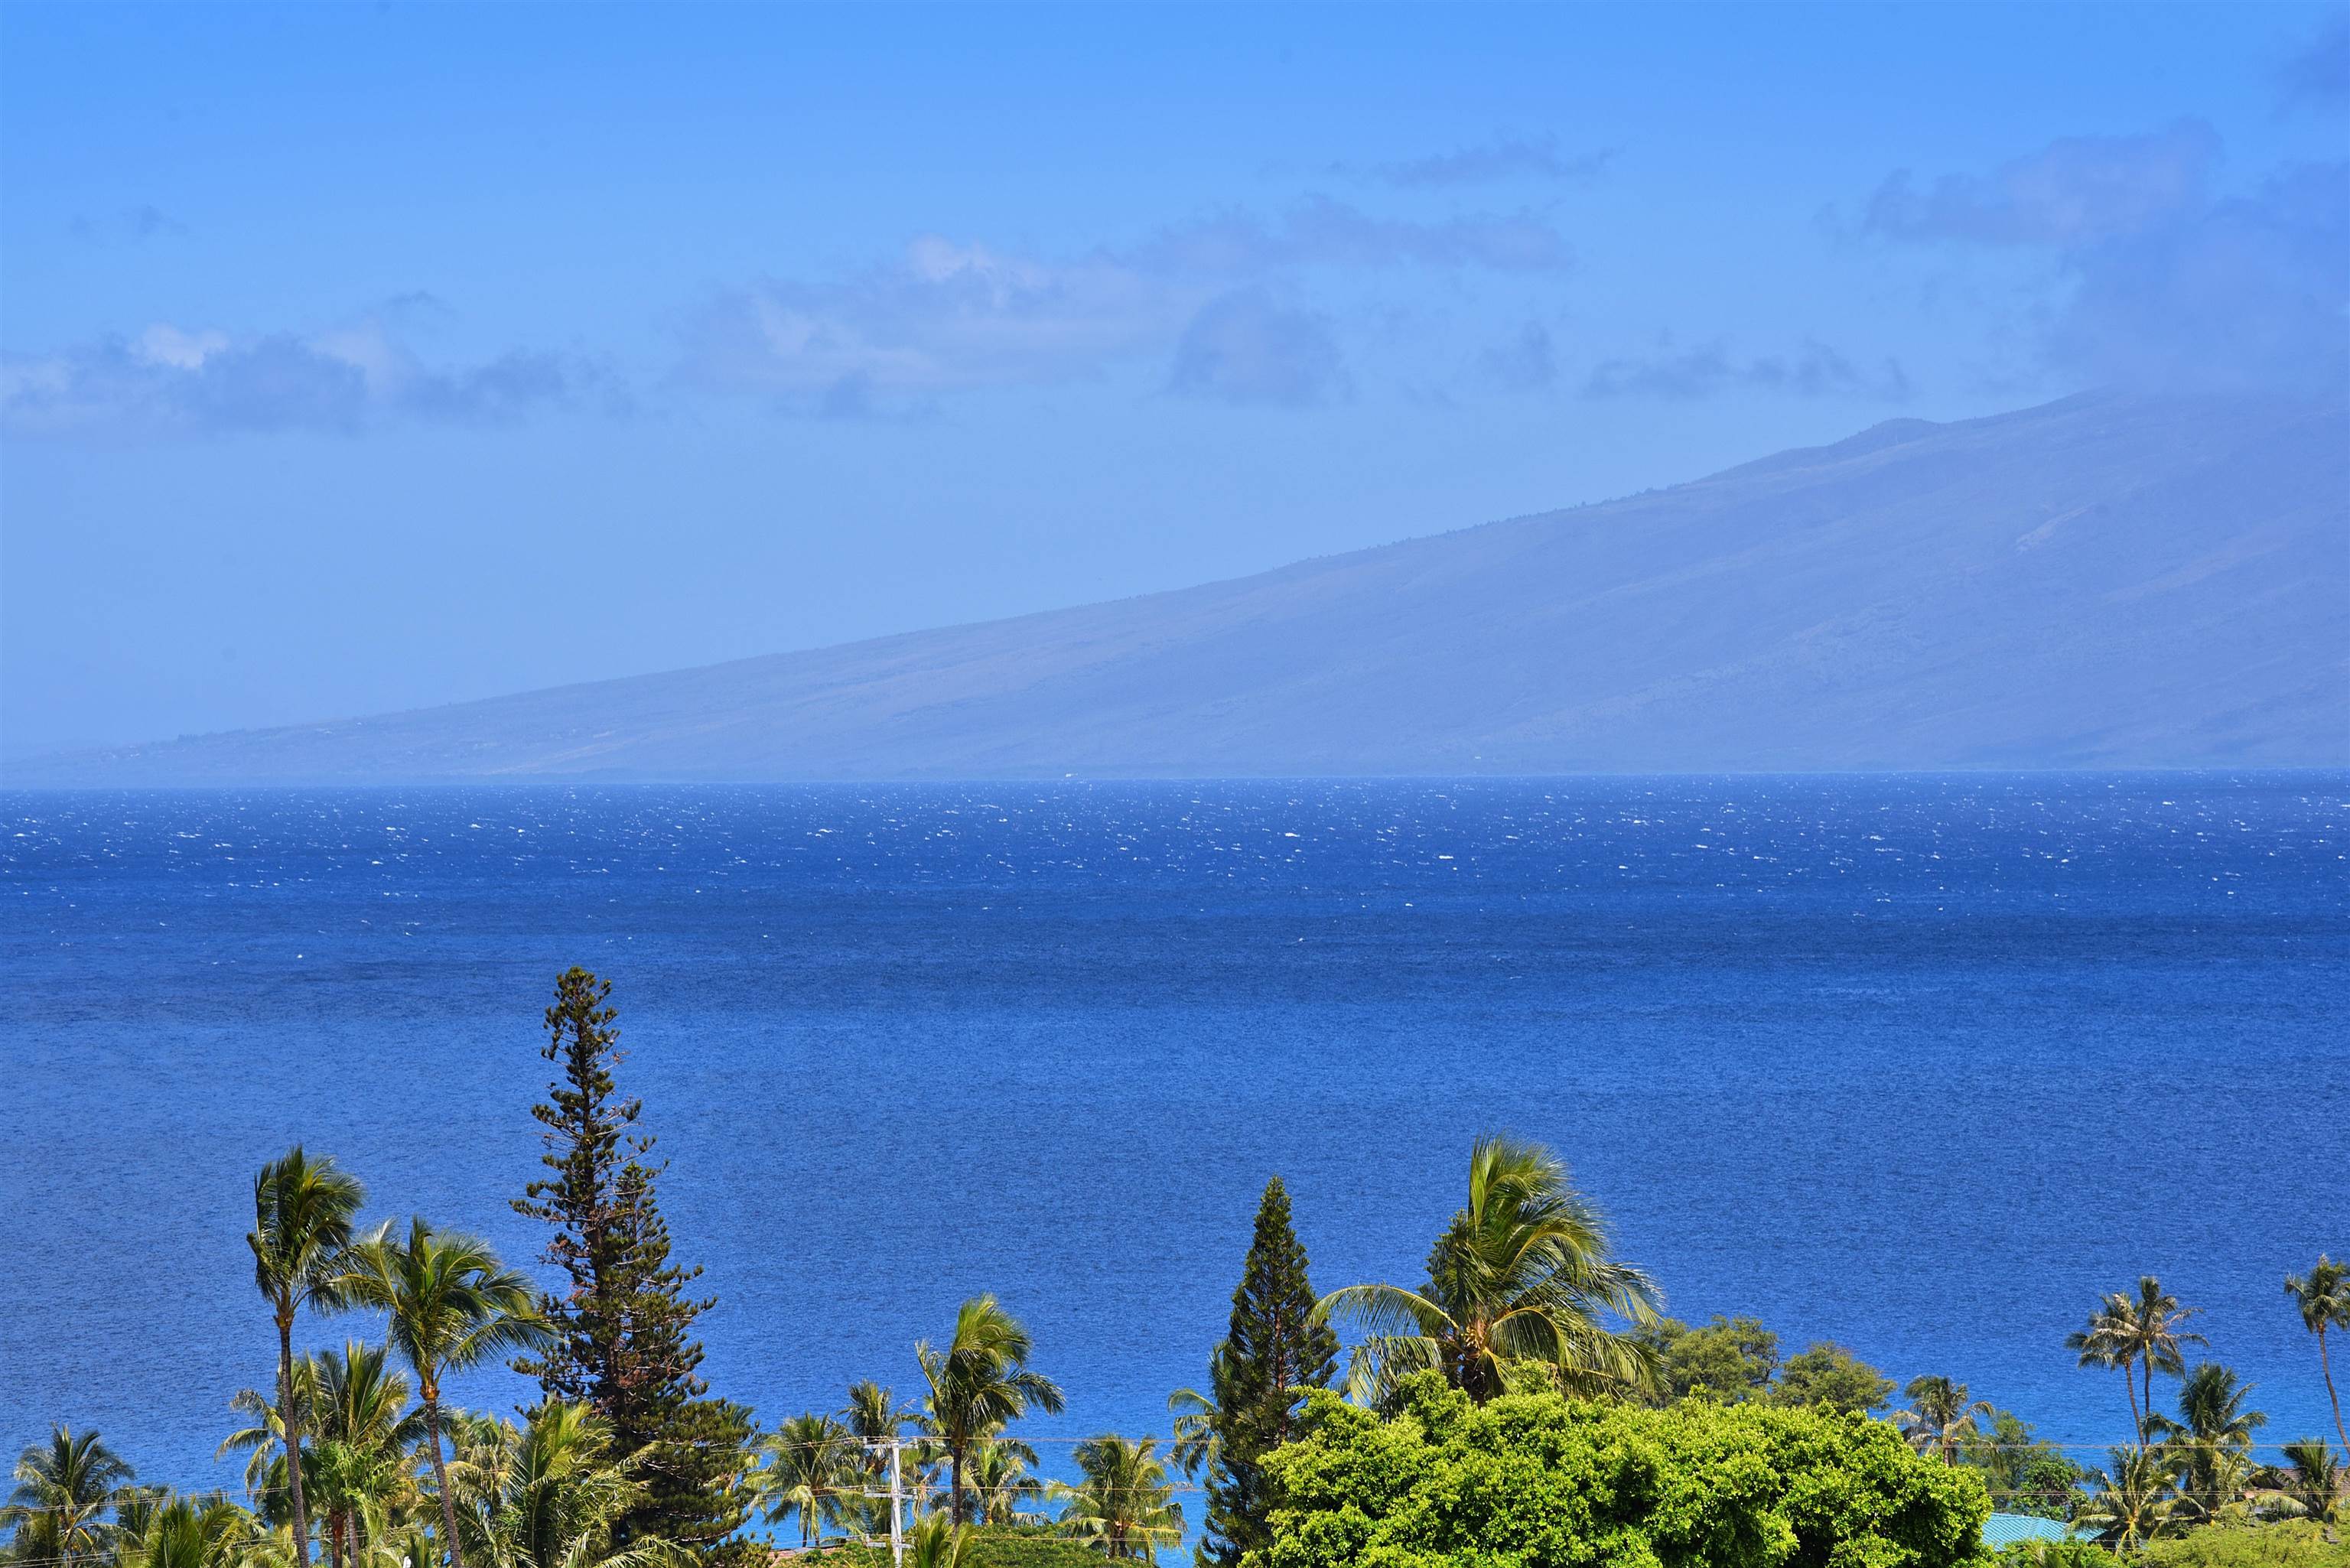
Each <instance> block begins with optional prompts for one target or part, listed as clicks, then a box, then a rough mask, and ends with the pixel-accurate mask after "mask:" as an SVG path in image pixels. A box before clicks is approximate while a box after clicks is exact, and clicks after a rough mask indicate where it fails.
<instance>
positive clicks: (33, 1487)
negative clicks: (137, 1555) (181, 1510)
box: [0, 1426, 132, 1568]
mask: <svg viewBox="0 0 2350 1568" xmlns="http://www.w3.org/2000/svg"><path fill="white" fill-rule="evenodd" d="M131 1480H132V1476H131V1472H130V1466H129V1465H127V1464H125V1463H124V1462H123V1461H122V1459H120V1457H118V1456H117V1455H116V1454H115V1452H114V1450H113V1449H109V1448H108V1447H107V1446H106V1445H105V1443H103V1442H101V1441H100V1440H99V1436H98V1434H97V1433H96V1432H80V1433H77V1432H75V1431H73V1430H72V1429H71V1428H68V1427H64V1426H58V1427H56V1428H52V1429H51V1431H50V1433H49V1440H48V1441H47V1442H46V1443H34V1444H32V1445H30V1446H29V1447H27V1448H26V1449H25V1451H24V1452H23V1453H21V1454H19V1455H17V1456H16V1490H15V1491H13V1492H11V1493H10V1494H9V1496H8V1504H7V1506H6V1507H5V1508H0V1529H9V1530H13V1531H14V1532H15V1534H14V1536H13V1537H12V1546H13V1554H14V1555H15V1556H16V1558H17V1559H18V1560H19V1561H23V1562H38V1563H46V1564H49V1565H50V1568H73V1565H74V1564H75V1563H82V1562H86V1561H87V1562H95V1561H97V1560H98V1559H99V1558H102V1557H103V1556H104V1555H105V1554H106V1552H107V1551H108V1550H109V1548H110V1547H112V1546H113V1544H114V1542H115V1539H116V1536H117V1534H118V1531H117V1528H116V1526H115V1525H114V1524H113V1523H112V1522H111V1521H109V1520H108V1519H107V1517H106V1516H107V1515H108V1514H109V1513H110V1512H112V1511H114V1509H115V1508H116V1506H117V1505H118V1504H119V1503H120V1502H121V1501H123V1497H124V1493H125V1491H126V1490H128V1489H129V1487H130V1483H131Z"/></svg>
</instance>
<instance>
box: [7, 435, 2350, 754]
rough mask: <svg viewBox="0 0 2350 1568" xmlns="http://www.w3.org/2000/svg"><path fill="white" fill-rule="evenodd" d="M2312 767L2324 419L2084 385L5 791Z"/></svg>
mask: <svg viewBox="0 0 2350 1568" xmlns="http://www.w3.org/2000/svg"><path fill="white" fill-rule="evenodd" d="M2346 761H2350V413H2346V412H2345V407H2344V406H2343V405H2342V404H2341V403H2340V402H2338V401H2327V402H2320V403H2314V404H2282V403H2275V402H2252V401H2238V400H2140V399H2133V398H2126V397H2123V396H2119V395H2114V394H2091V395H2086V396H2082V397H2077V398H2072V399H2068V400H2064V401H2062V402H2058V403H2054V404H2050V405H2047V406H2045V407H2042V408H2036V409H2032V410H2024V411H2022V412H2019V413H2013V414H2006V415H2001V416H1997V417H1993V418H1989V419H1979V420H1970V421H1963V422H1960V423H1952V424H1932V423H1929V422H1926V421H1918V420H1897V421H1891V422H1888V423H1886V424H1881V425H1878V426H1877V427H1875V428H1874V429H1872V430H1868V431H1864V432H1862V433H1861V434H1859V435H1856V436H1854V437H1852V438H1851V439H1849V440H1847V441H1840V442H1837V443H1835V445H1832V446H1825V447H1817V448H1812V449H1807V450H1804V451H1796V452H1783V453H1781V454H1780V455H1778V456H1776V457H1772V458H1766V459H1764V460H1763V461H1761V462H1751V463H1747V464H1745V465H1743V466H1742V467H1738V468H1733V469H1731V470H1729V471H1727V472H1722V473H1718V474H1715V475H1713V476H1711V478H1707V479H1701V480H1698V481H1696V482H1694V483H1688V484H1682V485H1679V486H1676V487H1674V488H1672V489H1669V490H1663V491H1658V492H1653V493H1647V494H1643V495H1638V496H1632V497H1627V498H1626V499H1623V500H1619V501H1612V502H1607V503H1605V504H1596V505H1589V506H1583V507H1577V508H1575V509H1573V510H1570V511H1565V512H1556V513H1549V514H1542V515H1539V516H1532V517H1523V518H1517V519H1514V520H1512V521H1509V522H1504V523H1493V524H1486V525H1484V526H1482V527H1474V528H1468V529H1463V530H1461V531H1460V532H1456V533H1451V534H1446V535H1438V536H1434V537H1429V538H1420V539H1413V540H1409V541H1407V542H1405V543H1402V544H1398V545H1385V546H1382V547H1379V548H1377V549H1368V550H1361V551H1357V552H1355V553H1353V554H1350V555H1345V556H1330V557H1326V558H1322V559H1317V560H1312V561H1305V562H1300V563H1299V564H1297V565H1295V566H1286V567H1284V568H1282V569H1280V570H1278V571H1273V572H1266V573H1263V574H1262V575H1260V576H1251V577H1243V578H1239V579H1236V580H1233V581H1230V582H1221V583H1211V584H1208V585H1206V586H1204V587H1193V588H1186V589H1182V590H1180V591H1176V592H1170V593H1161V594H1154V595H1149V596H1147V597H1139V598H1132V599H1126V600H1121V601H1118V602H1115V603H1109V604H1098V605H1088V606H1085V607H1079V608H1075V609H1066V610H1055V611H1050V612H1047V613H1044V614H1038V615H1030V616H1024V617H1021V618H1016V619H1011V620H1002V621H993V622H989V623H986V624H983V625H975V626H962V627H952V628H945V629H941V630H935V631H925V632H918V633H913V634H910V635H906V636H899V637H889V638H882V639H875V640H872V641H867V642H858V643H851V644H847V645H845V646H842V647H837V648H828V649H817V650H815V651H810V652H800V653H785V654H776V655H772V656H769V657H764V658H758V659H742V660H738V661H735V662H732V663H727V664H719V665H712V666H709V667H706V668H702V669H696V670H678V671H673V672H670V673H666V674H659V675H647V676H640V677H635V678H631V679H628V680H608V681H600V682H596V683H592V684H586V685H577V686H567V687H561V688H556V689H553V690H548V691H532V692H526V693H524V694H521V695H517V696H510V697H500V698H494V699H490V700H487V701H474V702H464V703H458V704H453V705H451V706H447V707H442V708H433V709H424V710H418V711H411V712H404V713H394V714H390V715H385V716H382V717H376V718H367V719H353V720H347V721H341V722H332V723H317V724H302V725H295V726H288V727H286V728H282V729H272V730H260V731H246V732H236V733H233V734H223V735H212V736H201V737H194V738H189V739H182V740H179V741H173V742H165V743H159V744H154V745H141V746H133V747H125V748H120V749H115V750H109V751H103V752H88V753H78V754H75V755H69V756H57V757H51V758H47V759H42V760H39V761H36V762H32V763H26V764H24V765H22V766H20V767H17V768H16V769H14V770H12V771H13V772H14V774H16V778H15V781H14V782H16V783H20V784H206V783H220V784H228V783H240V784H242V783H264V782H289V783H290V782H316V783H326V782H348V783H359V782H368V781H410V780H426V779H528V778H556V777H586V776H602V777H611V778H632V777H633V778H676V779H691V778H706V779H745V780H750V779H758V780H789V779H858V778H905V777H924V776H929V777H964V778H987V777H1018V776H1034V775H1051V776H1058V775H1061V774H1081V775H1096V776H1118V775H1123V776H1209V775H1228V776H1238V775H1284V774H1565V773H1578V772H1673V771H1700V772H1712V771H1733V770H1750V769H1752V770H1810V769H1907V768H1970V767H2131V766H2168V765H2179V766H2191V765H2204V764H2215V765H2340V764H2342V763H2345V762H2346Z"/></svg>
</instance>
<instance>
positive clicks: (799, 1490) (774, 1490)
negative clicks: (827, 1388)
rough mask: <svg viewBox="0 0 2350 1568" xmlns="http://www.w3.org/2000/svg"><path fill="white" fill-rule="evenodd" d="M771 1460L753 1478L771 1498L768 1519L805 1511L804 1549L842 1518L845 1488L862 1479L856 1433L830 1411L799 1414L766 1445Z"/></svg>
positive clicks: (802, 1516)
mask: <svg viewBox="0 0 2350 1568" xmlns="http://www.w3.org/2000/svg"><path fill="white" fill-rule="evenodd" d="M761 1446H762V1447H763V1448H764V1449H766V1450H767V1464H766V1468H765V1469H762V1470H760V1471H759V1472H758V1473H757V1474H756V1475H755V1476H754V1478H753V1480H752V1485H753V1486H754V1488H755V1489H757V1490H758V1492H759V1494H760V1495H761V1496H762V1497H764V1499H765V1500H766V1509H767V1522H768V1523H770V1524H779V1523H781V1522H782V1521H784V1520H785V1519H787V1518H789V1517H790V1516H792V1515H793V1514H795V1513H796V1514H797V1515H799V1521H800V1546H801V1548H802V1549H803V1550H805V1549H806V1548H808V1547H810V1546H813V1545H815V1544H816V1543H817V1542H820V1541H821V1540H823V1538H824V1527H825V1526H826V1525H827V1524H837V1523H839V1522H840V1520H841V1514H842V1511H843V1510H842V1508H841V1503H842V1501H843V1493H844V1492H845V1491H847V1490H848V1488H849V1487H851V1486H852V1485H854V1484H855V1481H856V1479H857V1449H856V1439H855V1438H852V1437H850V1436H849V1434H848V1428H846V1427H844V1426H842V1425H841V1424H840V1423H839V1422H838V1421H836V1420H834V1419H833V1418H832V1417H830V1416H819V1415H816V1414H815V1413H813V1412H811V1413H809V1414H807V1415H804V1416H794V1417H791V1418H790V1419H789V1420H787V1421H785V1422H784V1423H783V1424H782V1425H781V1426H779V1427H777V1428H775V1436H773V1437H771V1438H768V1439H767V1440H766V1442H765V1443H764V1444H762V1445H761Z"/></svg>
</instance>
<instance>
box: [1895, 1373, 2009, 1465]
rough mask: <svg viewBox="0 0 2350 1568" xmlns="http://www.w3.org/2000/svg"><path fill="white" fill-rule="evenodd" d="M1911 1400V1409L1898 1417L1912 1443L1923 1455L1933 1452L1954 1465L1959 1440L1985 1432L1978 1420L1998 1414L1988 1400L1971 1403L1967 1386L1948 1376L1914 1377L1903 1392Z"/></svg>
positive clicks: (1945, 1462) (1972, 1401) (1943, 1460)
mask: <svg viewBox="0 0 2350 1568" xmlns="http://www.w3.org/2000/svg"><path fill="white" fill-rule="evenodd" d="M1901 1392H1902V1393H1903V1394H1904V1395H1906V1396H1907V1397H1908V1400H1909V1408H1908V1409H1907V1410H1904V1411H1902V1412H1901V1413H1900V1415H1899V1416H1898V1417H1896V1418H1897V1419H1898V1420H1899V1421H1900V1423H1901V1425H1902V1427H1903V1428H1904V1430H1905V1431H1906V1432H1907V1434H1908V1438H1909V1443H1910V1446H1911V1447H1912V1448H1915V1449H1917V1450H1918V1452H1919V1453H1924V1452H1925V1451H1927V1450H1928V1449H1932V1450H1933V1451H1934V1452H1936V1453H1938V1454H1939V1455H1941V1456H1942V1462H1943V1463H1944V1464H1950V1463H1952V1462H1954V1461H1955V1460H1956V1459H1957V1458H1958V1449H1959V1440H1960V1438H1971V1437H1973V1436H1975V1434H1976V1433H1977V1432H1978V1431H1980V1430H1981V1428H1978V1427H1977V1426H1976V1425H1975V1417H1977V1416H1982V1417H1991V1416H1993V1415H1996V1414H1997V1413H1998V1412H1996V1411H1994V1410H1993V1409H1992V1408H1991V1401H1990V1400H1988V1399H1976V1400H1971V1401H1970V1400H1969V1399H1968V1398H1967V1386H1966V1385H1965V1384H1963V1383H1953V1382H1951V1381H1950V1379H1949V1378H1947V1377H1913V1378H1911V1379H1910V1380H1909V1386H1908V1387H1907V1388H1904V1389H1903V1390H1902V1391H1901Z"/></svg>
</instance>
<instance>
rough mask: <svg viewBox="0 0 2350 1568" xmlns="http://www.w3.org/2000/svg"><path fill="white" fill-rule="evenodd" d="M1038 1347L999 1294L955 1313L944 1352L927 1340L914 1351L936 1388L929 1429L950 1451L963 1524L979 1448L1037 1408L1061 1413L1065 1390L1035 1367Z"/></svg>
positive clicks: (953, 1506) (953, 1491)
mask: <svg viewBox="0 0 2350 1568" xmlns="http://www.w3.org/2000/svg"><path fill="white" fill-rule="evenodd" d="M1033 1349H1034V1346H1033V1345H1032V1344H1031V1343H1030V1341H1029V1338H1028V1331H1027V1330H1026V1329H1024V1328H1023V1327H1021V1326H1020V1321H1019V1319H1017V1318H1015V1317H1014V1316H1013V1315H1012V1314H1010V1313H1008V1312H1005V1311H1004V1310H1003V1306H1002V1305H1000V1304H999V1303H997V1301H996V1299H995V1298H994V1297H993V1295H978V1296H973V1297H972V1298H971V1299H970V1300H969V1301H967V1302H965V1303H962V1308H961V1310H959V1311H958V1312H957V1313H956V1314H955V1329H954V1338H953V1340H952V1341H951V1342H950V1343H949V1345H948V1346H947V1348H946V1350H945V1352H944V1353H943V1354H941V1352H939V1351H936V1350H933V1349H931V1346H930V1343H929V1342H928V1341H927V1340H925V1341H921V1342H919V1343H917V1344H916V1345H915V1346H914V1359H915V1360H917V1361H919V1362H920V1363H921V1366H922V1376H923V1378H924V1379H925V1380H926V1381H927V1382H928V1383H929V1384H930V1386H931V1397H930V1398H929V1400H928V1401H927V1402H926V1404H925V1407H924V1413H923V1425H924V1426H925V1427H926V1428H928V1429H929V1431H930V1433H931V1436H932V1437H934V1438H937V1439H938V1440H939V1444H940V1446H941V1448H943V1449H946V1453H947V1465H948V1468H949V1470H950V1473H951V1480H950V1481H949V1483H948V1484H949V1492H948V1496H949V1498H950V1500H951V1501H950V1507H949V1512H950V1513H951V1515H952V1517H953V1519H954V1521H955V1522H956V1523H957V1524H966V1523H969V1522H970V1515H969V1512H968V1511H966V1509H965V1508H964V1506H963V1467H964V1464H965V1463H966V1462H967V1461H968V1459H969V1458H970V1456H971V1447H972V1444H973V1443H975V1442H977V1441H978V1440H979V1439H980V1438H991V1437H993V1436H994V1435H995V1434H996V1433H998V1432H1000V1431H1002V1430H1003V1428H1004V1427H1005V1426H1006V1425H1008V1424H1009V1423H1011V1422H1013V1421H1015V1420H1017V1419H1019V1418H1020V1417H1022V1416H1024V1415H1026V1414H1027V1413H1028V1411H1029V1408H1030V1407H1032V1406H1033V1407H1035V1408H1036V1409H1039V1410H1042V1411H1044V1412H1045V1414H1046V1415H1058V1414H1059V1413H1060V1409H1061V1388H1060V1385H1058V1384H1056V1383H1055V1382H1054V1381H1053V1380H1052V1379H1051V1378H1049V1377H1046V1376H1045V1375H1044V1374H1042V1373H1040V1372H1032V1371H1030V1370H1029V1369H1028V1356H1029V1354H1030V1352H1031V1351H1032V1350H1033Z"/></svg>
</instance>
